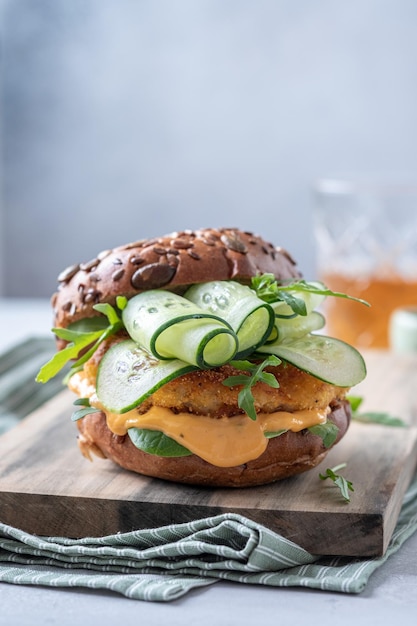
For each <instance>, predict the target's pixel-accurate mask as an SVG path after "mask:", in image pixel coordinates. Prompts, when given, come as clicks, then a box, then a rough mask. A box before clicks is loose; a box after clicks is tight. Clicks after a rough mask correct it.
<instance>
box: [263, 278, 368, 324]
mask: <svg viewBox="0 0 417 626" xmlns="http://www.w3.org/2000/svg"><path fill="white" fill-rule="evenodd" d="M318 285H319V284H318V283H311V282H307V281H305V280H296V281H294V282H292V283H286V284H284V283H279V282H278V281H277V280H276V278H275V276H274V275H273V274H268V273H266V274H261V275H259V276H255V277H253V278H252V282H251V287H252V289H254V291H255V292H256V295H257V296H258V298H261V300H264V301H265V302H269V303H272V302H280V301H283V302H285V303H286V304H288V305H289V306H290V307H291V309H292V310H293V311H294V313H297V314H298V315H307V310H306V306H305V302H304V300H302V299H301V298H297V297H296V296H295V295H293V294H292V293H288V292H297V291H298V292H304V293H314V294H317V295H321V296H335V297H337V298H346V299H348V300H354V301H355V302H360V303H361V304H364V305H365V306H370V305H369V303H368V302H366V301H365V300H362V299H361V298H355V297H353V296H349V295H348V294H345V293H341V292H339V291H332V290H331V289H328V288H327V287H326V286H325V285H324V284H320V285H319V286H318Z"/></svg>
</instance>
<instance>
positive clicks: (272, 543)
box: [0, 339, 417, 601]
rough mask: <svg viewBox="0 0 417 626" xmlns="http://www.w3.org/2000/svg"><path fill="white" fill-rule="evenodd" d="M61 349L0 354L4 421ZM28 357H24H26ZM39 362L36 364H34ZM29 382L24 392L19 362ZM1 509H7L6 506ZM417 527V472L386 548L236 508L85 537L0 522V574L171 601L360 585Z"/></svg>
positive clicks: (21, 406) (44, 345)
mask: <svg viewBox="0 0 417 626" xmlns="http://www.w3.org/2000/svg"><path fill="white" fill-rule="evenodd" d="M50 350H53V345H52V344H51V343H50V342H49V341H48V340H36V339H34V340H31V341H30V342H25V344H22V345H21V346H17V347H16V348H15V349H14V350H12V351H10V352H8V353H6V355H4V356H3V357H2V359H0V422H1V420H2V418H3V419H4V423H6V422H7V423H8V424H10V423H13V422H14V421H15V420H17V419H21V417H22V416H24V415H25V414H26V413H27V412H30V411H31V410H34V409H35V408H36V406H38V405H39V404H42V402H44V401H45V400H46V398H45V397H44V396H43V395H42V397H41V396H39V393H42V394H45V393H49V394H50V395H53V394H54V393H56V389H54V388H53V387H52V386H51V387H49V388H47V389H46V386H44V387H42V386H40V385H38V386H37V387H38V388H39V389H43V391H42V392H39V391H38V392H36V391H34V390H33V388H32V386H31V385H30V384H29V380H31V379H32V380H33V371H34V370H33V367H35V371H37V368H38V366H39V365H38V361H40V362H41V363H42V362H44V361H45V360H46V359H45V356H46V353H48V351H50ZM19 357H21V359H19ZM29 361H30V362H31V367H32V369H31V367H30V366H29V364H28V363H29ZM22 362H23V363H24V365H25V370H24V375H25V379H27V381H28V383H27V385H26V387H28V388H29V389H27V388H26V389H25V390H24V391H20V392H19V393H22V394H23V396H21V397H20V400H19V399H16V392H17V389H16V383H15V381H16V375H14V376H13V375H12V372H13V370H14V369H15V368H17V369H18V371H19V373H20V385H19V387H20V388H21V387H22V385H21V380H22V378H21V374H22V370H21V366H22ZM0 517H1V512H0ZM416 530H417V477H416V478H415V479H414V482H413V483H412V484H411V485H410V487H409V489H408V491H407V493H406V495H405V498H404V503H403V507H402V510H401V514H400V517H399V520H398V523H397V527H396V529H395V531H394V533H393V536H392V538H391V542H390V545H389V547H388V550H387V552H386V554H385V556H384V557H381V558H374V559H351V558H347V557H336V558H335V557H320V556H318V555H312V554H309V553H308V552H306V551H305V550H304V549H303V548H301V547H300V546H297V545H296V544H295V543H293V542H291V541H289V540H287V539H285V538H284V537H282V536H280V535H278V534H276V533H274V532H272V531H271V530H269V529H267V528H265V527H263V526H261V525H260V524H257V523H256V522H253V521H251V520H249V519H246V518H244V517H242V516H239V515H235V514H225V515H219V516H215V517H211V518H207V519H201V520H196V521H194V522H191V523H186V524H174V525H170V526H164V527H161V528H156V529H148V530H138V531H135V532H129V533H124V534H120V533H119V534H116V535H110V536H107V537H100V538H83V539H79V540H74V539H68V538H64V537H37V536H35V535H30V534H27V533H25V532H23V531H21V530H19V529H16V528H12V527H10V526H7V525H5V524H1V523H0V582H6V583H12V584H20V585H40V586H42V585H43V586H48V587H61V588H65V587H79V588H90V589H108V590H110V591H114V592H118V593H120V594H122V595H124V596H126V597H129V598H133V599H137V600H148V601H169V600H174V599H175V598H178V597H180V596H182V595H184V594H186V593H187V592H189V591H191V590H192V589H194V588H196V587H201V586H205V585H210V584H213V583H215V582H216V581H219V580H229V581H233V582H240V583H245V584H256V585H267V586H271V587H290V586H291V587H294V586H298V587H310V588H314V589H323V590H329V591H340V592H345V593H359V592H361V591H362V590H363V589H364V588H365V586H366V584H367V581H368V579H369V577H370V576H371V574H372V573H373V572H374V571H375V570H376V569H377V568H378V567H379V566H381V565H382V564H383V563H384V562H385V561H386V559H387V558H389V556H390V555H391V554H393V553H394V552H396V551H397V550H398V549H399V547H400V546H401V545H402V544H403V542H404V541H405V540H406V539H407V538H408V537H410V535H411V534H412V533H413V532H414V531H416Z"/></svg>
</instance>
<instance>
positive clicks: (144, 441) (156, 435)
mask: <svg viewBox="0 0 417 626" xmlns="http://www.w3.org/2000/svg"><path fill="white" fill-rule="evenodd" d="M127 433H128V435H129V437H130V439H131V441H132V443H133V445H135V446H136V447H137V448H139V450H143V451H144V452H147V453H148V454H156V455H157V456H168V457H175V456H189V455H190V454H192V452H190V451H189V450H187V448H185V447H184V446H182V445H181V444H179V443H177V442H176V441H175V440H174V439H171V437H168V436H167V435H164V433H161V432H160V431H158V430H148V429H146V428H129V429H128V431H127Z"/></svg>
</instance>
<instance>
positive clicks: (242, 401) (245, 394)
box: [223, 355, 281, 420]
mask: <svg viewBox="0 0 417 626" xmlns="http://www.w3.org/2000/svg"><path fill="white" fill-rule="evenodd" d="M280 363H281V360H280V359H279V358H278V357H276V356H274V355H271V356H269V357H268V358H267V359H265V360H264V361H262V363H251V362H250V361H231V362H230V364H231V365H232V366H233V367H234V368H236V369H238V370H242V371H245V372H247V374H243V375H241V376H229V377H228V378H225V380H224V381H223V385H226V387H235V386H236V385H242V386H243V389H241V391H239V394H238V406H239V407H240V408H241V409H243V410H244V411H245V413H246V414H247V415H248V417H250V419H252V420H256V409H255V399H254V397H253V394H252V387H253V386H254V385H256V383H257V382H263V383H266V384H267V385H269V386H270V387H275V388H277V387H279V383H278V381H277V379H276V378H275V376H274V375H273V374H271V373H269V372H264V369H265V367H267V366H268V365H279V364H280Z"/></svg>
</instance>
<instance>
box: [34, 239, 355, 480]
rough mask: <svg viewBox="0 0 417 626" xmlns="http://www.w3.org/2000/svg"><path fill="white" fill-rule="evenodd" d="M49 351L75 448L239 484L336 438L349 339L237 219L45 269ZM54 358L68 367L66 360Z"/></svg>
mask: <svg viewBox="0 0 417 626" xmlns="http://www.w3.org/2000/svg"><path fill="white" fill-rule="evenodd" d="M58 282H59V286H58V289H57V291H56V293H55V294H54V295H53V297H52V306H53V311H54V327H53V332H54V334H55V337H56V343H57V352H56V354H55V355H54V357H53V358H52V359H51V361H49V362H48V363H47V364H45V365H44V366H43V367H42V369H41V370H40V372H39V374H38V377H37V380H38V381H39V382H46V381H47V380H49V379H50V378H51V377H53V376H56V375H57V374H58V373H59V372H61V371H64V372H65V378H64V381H65V384H67V385H68V387H69V388H70V389H71V391H72V392H74V394H75V395H76V396H77V399H76V400H75V402H74V404H75V411H74V413H73V420H74V421H75V423H76V424H77V428H78V444H79V448H80V450H81V452H82V454H83V455H84V456H85V457H86V458H88V459H90V460H92V459H93V458H94V457H95V456H96V457H101V458H103V459H109V460H111V461H113V462H114V463H116V464H118V465H119V466H121V467H122V468H124V469H126V470H130V471H133V472H137V473H139V474H142V475H146V476H151V477H157V478H160V479H164V480H168V481H174V482H179V483H189V484H198V485H206V486H218V487H247V486H255V485H261V484H266V483H270V482H273V481H277V480H280V479H285V478H288V477H289V476H293V475H296V474H300V473H302V472H305V471H307V470H310V469H312V468H314V467H315V466H316V465H317V464H318V463H320V462H321V461H322V460H323V459H324V457H325V456H326V454H327V453H328V451H329V450H330V449H331V448H332V447H333V446H334V445H336V444H337V443H338V442H339V441H340V439H341V438H342V437H343V436H344V435H345V433H346V431H347V429H348V426H349V422H350V417H351V409H350V404H349V401H348V399H347V393H348V391H349V389H350V388H351V387H352V386H353V385H356V384H357V383H358V382H360V381H361V380H362V379H363V378H364V377H365V375H366V370H365V364H364V361H363V358H362V356H361V355H360V354H359V353H358V352H357V350H356V349H354V348H353V347H352V346H350V345H348V344H346V343H344V342H342V341H340V340H337V339H334V338H331V337H327V336H326V335H323V334H320V332H319V331H320V330H321V329H322V328H323V327H324V323H325V320H324V317H323V315H322V314H321V313H320V311H319V310H317V309H318V308H320V303H321V301H322V300H323V298H325V297H327V296H329V295H334V296H341V295H343V294H334V293H333V292H329V290H327V288H326V287H325V286H324V285H323V284H321V283H318V282H307V281H305V280H304V279H303V277H302V275H301V273H300V271H299V269H298V267H297V265H296V263H295V261H294V260H293V259H292V257H291V256H290V255H289V253H288V252H287V251H286V250H285V249H283V248H281V247H276V246H275V245H273V244H272V243H269V242H268V241H265V240H264V239H263V238H262V237H260V236H258V235H255V234H253V233H251V232H243V231H241V230H239V229H237V228H220V229H215V228H205V229H200V230H195V231H191V230H185V231H182V232H175V233H171V234H168V235H164V236H161V237H157V238H153V239H142V240H140V241H135V242H133V243H129V244H127V245H122V246H119V247H117V248H114V249H112V250H105V251H103V252H100V253H99V254H98V255H97V256H96V257H95V258H93V259H92V260H90V261H88V262H86V263H81V264H76V265H73V266H71V267H69V268H67V269H66V270H64V271H63V272H62V273H61V274H60V276H59V277H58ZM65 368H66V371H65Z"/></svg>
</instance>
